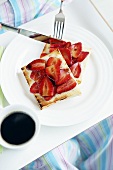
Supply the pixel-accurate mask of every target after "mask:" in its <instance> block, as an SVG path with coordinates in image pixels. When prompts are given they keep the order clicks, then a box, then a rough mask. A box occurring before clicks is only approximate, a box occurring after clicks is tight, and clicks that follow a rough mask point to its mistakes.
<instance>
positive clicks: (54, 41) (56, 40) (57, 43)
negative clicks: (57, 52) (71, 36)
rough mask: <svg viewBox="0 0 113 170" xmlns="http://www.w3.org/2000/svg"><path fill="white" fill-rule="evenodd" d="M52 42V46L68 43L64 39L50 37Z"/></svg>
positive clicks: (61, 45)
mask: <svg viewBox="0 0 113 170" xmlns="http://www.w3.org/2000/svg"><path fill="white" fill-rule="evenodd" d="M49 42H50V46H51V47H56V48H57V47H63V46H65V45H66V42H65V41H63V40H58V39H55V38H50V40H49Z"/></svg>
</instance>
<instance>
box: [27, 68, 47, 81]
mask: <svg viewBox="0 0 113 170" xmlns="http://www.w3.org/2000/svg"><path fill="white" fill-rule="evenodd" d="M45 75H46V73H45V70H40V71H32V72H31V74H30V78H31V79H33V80H34V81H36V82H37V83H40V82H41V80H42V78H43V77H44V76H45Z"/></svg>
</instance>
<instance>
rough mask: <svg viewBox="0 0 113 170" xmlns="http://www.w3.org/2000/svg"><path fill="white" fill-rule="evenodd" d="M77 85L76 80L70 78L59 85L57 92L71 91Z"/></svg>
mask: <svg viewBox="0 0 113 170" xmlns="http://www.w3.org/2000/svg"><path fill="white" fill-rule="evenodd" d="M75 86H76V82H75V80H74V79H73V78H70V79H69V80H68V81H67V82H65V83H64V84H61V85H60V86H58V87H57V93H58V94H61V93H63V92H66V91H69V90H71V89H73V88H74V87H75Z"/></svg>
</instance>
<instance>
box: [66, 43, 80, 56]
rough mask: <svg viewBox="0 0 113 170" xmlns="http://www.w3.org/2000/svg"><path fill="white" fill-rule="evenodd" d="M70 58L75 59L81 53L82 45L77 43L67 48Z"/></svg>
mask: <svg viewBox="0 0 113 170" xmlns="http://www.w3.org/2000/svg"><path fill="white" fill-rule="evenodd" d="M69 49H70V52H71V55H72V57H74V58H77V57H78V55H79V54H80V53H81V51H82V43H81V42H78V43H75V44H73V45H71V46H70V47H69Z"/></svg>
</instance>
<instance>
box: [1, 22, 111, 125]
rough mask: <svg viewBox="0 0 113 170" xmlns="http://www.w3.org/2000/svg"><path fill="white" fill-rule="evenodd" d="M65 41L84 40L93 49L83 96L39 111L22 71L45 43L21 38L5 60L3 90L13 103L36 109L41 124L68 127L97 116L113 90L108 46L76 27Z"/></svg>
mask: <svg viewBox="0 0 113 170" xmlns="http://www.w3.org/2000/svg"><path fill="white" fill-rule="evenodd" d="M65 35H68V36H65V37H64V38H65V39H67V40H72V41H73V42H77V41H82V42H83V44H84V45H85V46H86V47H90V48H92V54H91V56H90V59H89V61H88V64H87V67H86V71H85V74H84V79H83V82H82V85H81V89H82V95H81V96H79V97H73V98H70V99H67V100H64V101H60V102H57V103H56V104H54V105H51V106H50V107H48V108H46V109H44V110H40V109H39V107H38V105H37V102H36V101H35V98H34V96H33V95H32V94H30V93H29V87H28V85H27V83H26V80H25V79H24V77H23V74H22V72H21V69H20V68H21V67H22V66H24V65H26V64H27V63H29V62H30V61H32V60H33V59H35V58H38V57H39V55H40V53H41V50H42V49H43V46H44V44H43V43H41V42H38V41H34V40H31V39H29V38H27V37H24V36H22V35H19V36H17V37H16V38H15V39H14V40H13V41H12V42H11V43H10V44H9V46H8V47H7V49H6V50H5V53H4V55H3V57H2V61H1V67H2V77H1V79H2V82H1V86H2V90H3V93H4V95H5V97H6V99H7V100H8V102H9V103H10V104H13V103H21V104H25V105H29V106H30V107H31V108H33V109H35V110H37V114H38V115H39V119H40V121H41V123H42V124H44V125H49V126H69V125H73V124H78V123H81V122H83V121H86V120H88V119H90V118H93V117H95V116H98V114H99V113H100V112H99V111H100V110H101V109H102V107H103V106H104V105H105V104H106V102H107V101H108V99H109V97H110V95H111V92H112V90H113V75H112V74H113V61H112V57H111V55H110V53H109V51H108V50H107V48H106V47H105V45H104V44H103V43H102V42H101V41H100V40H99V39H98V38H97V37H96V36H95V35H93V34H92V33H90V32H89V31H87V30H84V29H83V28H80V27H75V26H74V25H73V26H72V25H71V26H68V29H67V32H66V33H65Z"/></svg>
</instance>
